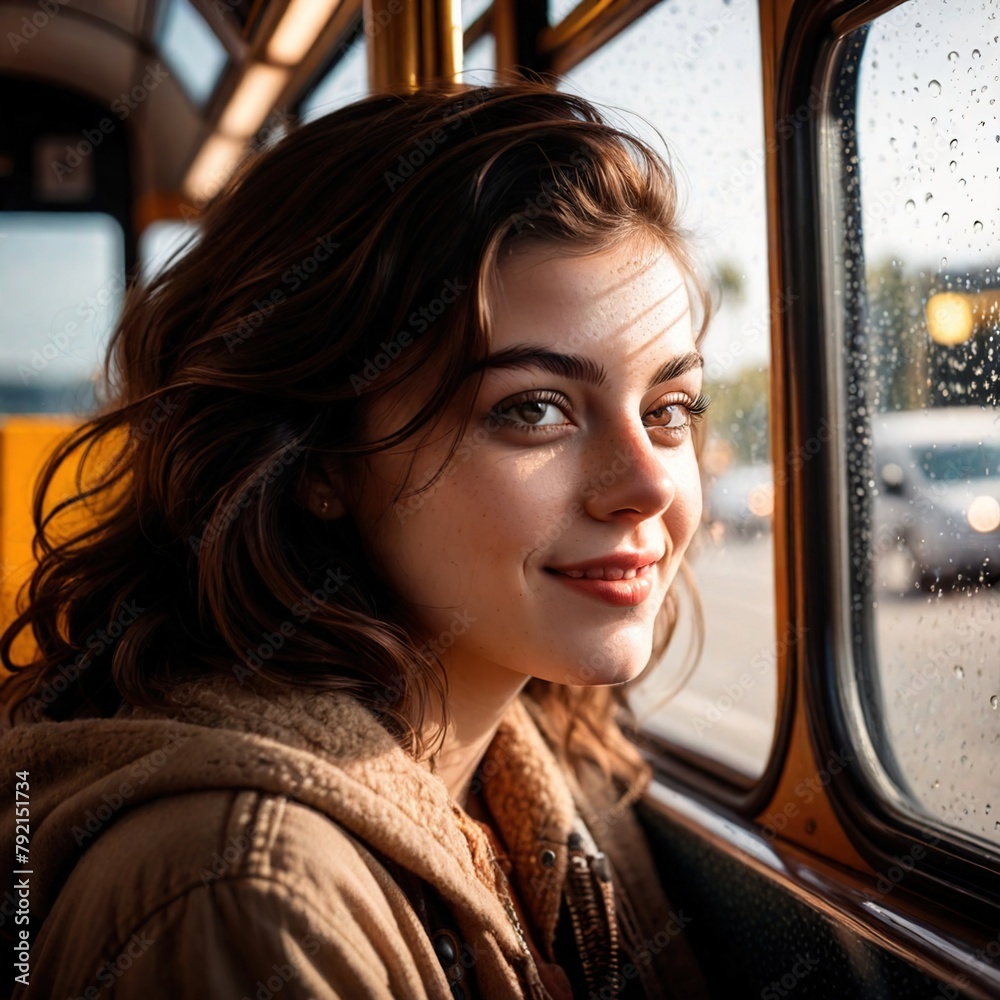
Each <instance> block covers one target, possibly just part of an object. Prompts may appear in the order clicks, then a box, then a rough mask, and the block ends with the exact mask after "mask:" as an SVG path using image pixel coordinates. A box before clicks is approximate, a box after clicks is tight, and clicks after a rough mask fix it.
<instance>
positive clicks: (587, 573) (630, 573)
mask: <svg viewBox="0 0 1000 1000" xmlns="http://www.w3.org/2000/svg"><path fill="white" fill-rule="evenodd" d="M647 568H648V567H646V566H641V567H639V569H619V568H618V567H614V566H606V567H598V568H597V569H588V570H582V569H567V570H563V573H564V575H566V576H571V577H573V579H574V580H579V579H581V578H583V577H586V578H587V579H588V580H634V579H635V578H636V577H637V576H638V575H639V574H640V573H642V572H644V571H645V570H646V569H647Z"/></svg>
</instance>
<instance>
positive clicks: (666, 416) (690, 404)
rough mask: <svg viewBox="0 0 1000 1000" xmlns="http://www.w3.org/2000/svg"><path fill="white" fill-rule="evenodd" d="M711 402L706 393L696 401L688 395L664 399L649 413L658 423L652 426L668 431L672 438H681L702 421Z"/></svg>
mask: <svg viewBox="0 0 1000 1000" xmlns="http://www.w3.org/2000/svg"><path fill="white" fill-rule="evenodd" d="M709 402H710V400H709V398H708V396H706V395H705V394H704V393H701V394H700V395H699V396H698V398H697V399H695V400H692V399H691V397H690V396H687V395H683V396H680V397H679V398H667V399H664V400H662V401H661V402H660V405H659V406H657V407H656V408H655V409H652V410H650V411H649V412H648V413H647V416H648V417H651V418H652V419H653V420H655V421H657V423H653V424H651V425H650V426H652V427H656V428H657V429H659V430H663V431H667V432H668V433H669V435H670V436H672V437H680V436H682V435H683V434H684V433H685V432H686V431H687V430H688V428H689V427H691V426H692V425H693V424H696V423H697V422H698V421H699V420H701V418H702V416H704V413H705V410H707V409H708V404H709Z"/></svg>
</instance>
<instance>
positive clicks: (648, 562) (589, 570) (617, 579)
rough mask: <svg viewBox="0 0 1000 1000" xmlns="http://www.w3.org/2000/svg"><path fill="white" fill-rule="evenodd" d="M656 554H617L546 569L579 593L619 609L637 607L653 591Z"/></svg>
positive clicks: (658, 558) (658, 556)
mask: <svg viewBox="0 0 1000 1000" xmlns="http://www.w3.org/2000/svg"><path fill="white" fill-rule="evenodd" d="M662 558H663V557H662V555H658V554H657V553H655V552H616V553H610V554H608V555H607V556H603V557H600V558H598V559H591V560H590V561H588V562H584V563H577V564H576V565H575V566H546V567H545V569H546V572H548V573H550V574H551V575H552V576H554V577H556V579H559V580H562V581H563V583H564V584H565V585H566V586H568V587H571V588H572V589H573V590H575V591H577V593H579V594H582V595H586V596H587V597H590V598H596V599H597V600H598V601H601V602H602V603H606V604H611V605H615V606H617V607H635V606H636V605H638V604H642V603H643V601H645V600H646V599H647V598H648V597H649V596H650V595H651V594H652V592H653V583H654V572H653V567H654V566H655V564H656V563H658V562H659V561H660V559H662Z"/></svg>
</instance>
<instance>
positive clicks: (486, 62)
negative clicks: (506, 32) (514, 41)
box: [461, 33, 497, 87]
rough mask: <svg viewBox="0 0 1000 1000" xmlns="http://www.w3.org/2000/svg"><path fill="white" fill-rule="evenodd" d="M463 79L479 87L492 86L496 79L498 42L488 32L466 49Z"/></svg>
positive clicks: (464, 81)
mask: <svg viewBox="0 0 1000 1000" xmlns="http://www.w3.org/2000/svg"><path fill="white" fill-rule="evenodd" d="M462 62H463V68H462V75H461V80H462V82H463V83H468V84H472V85H473V86H477V87H491V86H493V85H494V84H495V83H496V82H497V81H496V68H497V44H496V39H495V38H494V36H493V35H491V34H489V33H487V34H485V35H481V36H480V37H479V38H477V39H476V40H475V41H474V42H473V43H472V44H471V45H470V46H469V47H468V48H467V49H466V50H465V57H464V59H463V61H462Z"/></svg>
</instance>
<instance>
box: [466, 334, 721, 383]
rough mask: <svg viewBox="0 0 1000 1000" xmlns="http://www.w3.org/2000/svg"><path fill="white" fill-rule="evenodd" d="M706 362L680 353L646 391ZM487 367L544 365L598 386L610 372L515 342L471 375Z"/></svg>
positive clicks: (583, 359)
mask: <svg viewBox="0 0 1000 1000" xmlns="http://www.w3.org/2000/svg"><path fill="white" fill-rule="evenodd" d="M704 364H705V359H704V358H703V357H702V356H701V354H699V353H698V352H697V351H688V352H687V354H679V355H677V357H674V358H671V359H670V360H669V361H667V362H666V363H664V364H663V365H661V366H660V368H659V369H658V370H657V371H656V373H655V374H654V375H653V378H652V379H651V380H650V383H649V385H648V386H647V387H646V391H647V392H648V391H649V390H650V389H652V388H654V387H655V386H658V385H659V384H660V383H661V382H672V381H673V380H674V379H676V378H680V377H681V375H683V374H685V373H686V372H689V371H691V370H692V369H693V368H701V367H703V366H704ZM483 368H488V369H508V368H541V369H542V371H546V372H550V373H551V374H553V375H562V376H563V377H565V378H571V379H576V381H578V382H588V383H590V384H591V385H596V386H602V385H604V383H605V381H606V380H607V372H606V371H605V370H604V367H603V366H602V365H599V364H598V363H597V362H596V361H594V360H593V359H591V358H586V357H584V356H583V355H581V354H563V353H561V352H560V351H549V350H546V349H544V348H539V347H532V346H530V345H526V344H514V345H513V346H511V347H505V348H504V349H503V350H502V351H497V352H496V353H495V354H490V355H487V356H486V357H485V358H482V359H481V360H479V361H477V362H476V363H475V364H474V365H472V367H471V368H470V369H469V375H473V374H475V372H477V371H480V370H481V369H483Z"/></svg>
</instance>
